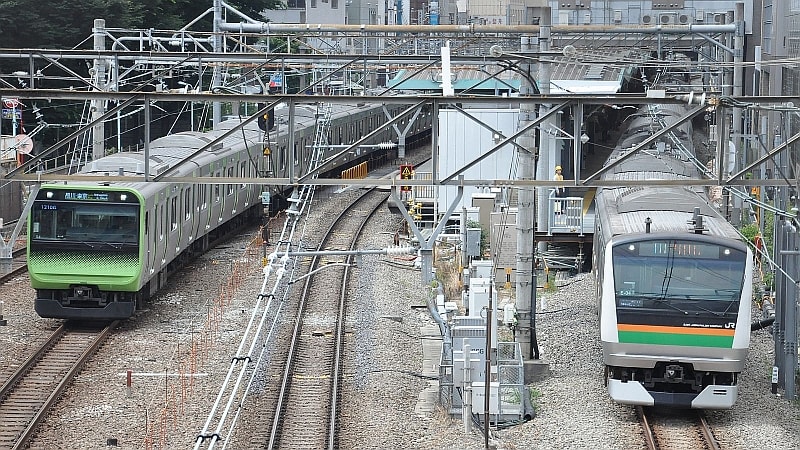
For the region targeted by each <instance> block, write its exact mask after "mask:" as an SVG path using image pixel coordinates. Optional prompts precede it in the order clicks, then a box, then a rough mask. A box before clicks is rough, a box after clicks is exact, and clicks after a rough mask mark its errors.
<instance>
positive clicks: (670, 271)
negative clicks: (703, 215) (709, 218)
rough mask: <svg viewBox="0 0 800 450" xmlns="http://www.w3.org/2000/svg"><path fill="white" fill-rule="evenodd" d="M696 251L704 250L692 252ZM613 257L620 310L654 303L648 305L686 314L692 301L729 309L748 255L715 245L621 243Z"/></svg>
mask: <svg viewBox="0 0 800 450" xmlns="http://www.w3.org/2000/svg"><path fill="white" fill-rule="evenodd" d="M689 246H692V248H693V250H692V251H687V248H688V247H689ZM698 246H702V249H694V247H698ZM653 248H659V249H660V248H663V249H664V251H653ZM612 257H613V268H614V290H615V292H616V296H617V305H618V306H632V307H636V306H640V305H641V306H644V303H645V302H646V301H647V300H652V301H651V302H648V305H652V304H655V303H657V304H662V305H663V303H664V302H665V301H666V302H669V303H670V305H669V308H673V309H675V308H674V307H675V306H676V305H678V304H680V306H679V308H680V309H685V308H686V307H687V306H686V305H687V304H688V303H690V302H692V301H712V302H718V303H723V304H724V305H725V307H723V308H722V310H727V309H728V308H729V307H730V303H729V302H733V301H737V302H738V301H739V298H740V296H741V292H742V288H743V284H744V272H745V266H746V258H747V254H746V253H745V252H742V251H741V250H737V249H733V248H729V247H722V246H719V245H716V244H708V243H702V244H697V243H692V242H691V241H677V240H669V241H660V242H657V243H654V242H642V243H633V244H631V243H625V244H621V245H618V246H615V247H614V249H613V255H612ZM720 307H721V305H720ZM696 308H698V309H701V310H702V309H704V308H708V305H699V306H696ZM692 309H694V308H692ZM713 309H714V310H715V311H716V310H718V309H719V307H714V308H713Z"/></svg>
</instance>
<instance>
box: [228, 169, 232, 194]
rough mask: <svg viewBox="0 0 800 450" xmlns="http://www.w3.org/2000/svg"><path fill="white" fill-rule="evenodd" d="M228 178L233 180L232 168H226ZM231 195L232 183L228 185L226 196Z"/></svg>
mask: <svg viewBox="0 0 800 450" xmlns="http://www.w3.org/2000/svg"><path fill="white" fill-rule="evenodd" d="M228 178H233V166H230V167H228ZM232 194H233V183H228V195H232Z"/></svg>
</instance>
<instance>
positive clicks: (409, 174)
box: [400, 164, 414, 192]
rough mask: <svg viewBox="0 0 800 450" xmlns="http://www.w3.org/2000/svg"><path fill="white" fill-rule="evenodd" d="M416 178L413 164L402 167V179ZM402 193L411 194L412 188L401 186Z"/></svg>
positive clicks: (402, 165)
mask: <svg viewBox="0 0 800 450" xmlns="http://www.w3.org/2000/svg"><path fill="white" fill-rule="evenodd" d="M413 177H414V166H412V165H411V164H401V165H400V179H401V180H410V179H412V178H413ZM400 192H411V186H402V185H401V186H400Z"/></svg>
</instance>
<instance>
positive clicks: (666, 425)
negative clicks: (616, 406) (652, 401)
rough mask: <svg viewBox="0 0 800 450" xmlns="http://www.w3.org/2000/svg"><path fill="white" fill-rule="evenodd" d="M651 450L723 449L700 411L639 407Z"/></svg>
mask: <svg viewBox="0 0 800 450" xmlns="http://www.w3.org/2000/svg"><path fill="white" fill-rule="evenodd" d="M636 414H637V416H638V417H639V420H640V421H641V423H642V429H643V431H644V436H645V441H646V443H647V448H648V450H691V449H704V450H720V446H719V442H717V440H716V438H714V433H713V432H712V431H711V428H710V427H709V426H708V422H707V421H706V419H705V415H704V414H703V412H702V411H698V410H694V409H692V410H666V411H655V410H653V409H652V408H645V407H642V406H637V407H636Z"/></svg>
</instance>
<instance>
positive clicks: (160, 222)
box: [158, 203, 167, 241]
mask: <svg viewBox="0 0 800 450" xmlns="http://www.w3.org/2000/svg"><path fill="white" fill-rule="evenodd" d="M158 218H159V219H160V220H158V229H159V233H158V240H159V241H163V240H164V222H165V221H166V220H167V217H166V215H164V204H163V203H162V204H161V213H160V214H159V215H158Z"/></svg>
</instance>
